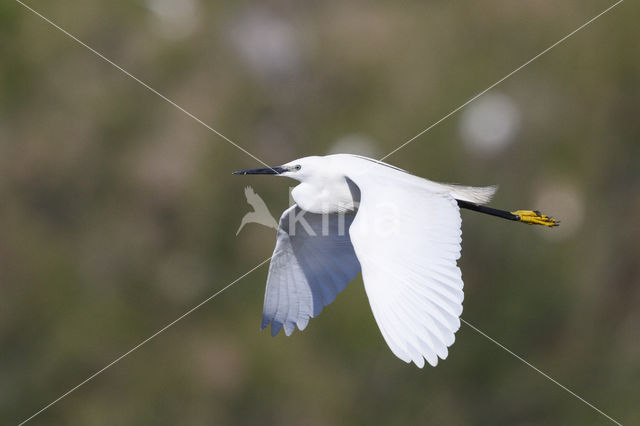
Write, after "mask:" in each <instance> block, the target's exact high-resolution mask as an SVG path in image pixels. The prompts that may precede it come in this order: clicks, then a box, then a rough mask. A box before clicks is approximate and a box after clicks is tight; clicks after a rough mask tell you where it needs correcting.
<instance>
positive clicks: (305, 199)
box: [291, 180, 357, 214]
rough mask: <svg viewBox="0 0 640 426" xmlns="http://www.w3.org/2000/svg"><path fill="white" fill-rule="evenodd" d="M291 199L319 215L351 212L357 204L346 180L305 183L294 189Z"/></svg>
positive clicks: (302, 207) (304, 208)
mask: <svg viewBox="0 0 640 426" xmlns="http://www.w3.org/2000/svg"><path fill="white" fill-rule="evenodd" d="M291 197H292V198H293V200H294V201H295V202H296V204H298V206H299V207H300V208H301V209H303V210H306V211H308V212H311V213H318V214H323V213H324V214H329V213H346V212H351V211H354V210H355V209H356V202H357V200H356V199H355V197H354V195H353V194H352V189H351V188H350V187H349V185H348V184H347V181H346V180H342V181H337V182H323V183H321V184H311V183H307V182H303V183H301V184H300V185H298V186H296V187H295V188H293V191H291Z"/></svg>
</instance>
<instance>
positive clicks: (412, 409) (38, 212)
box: [0, 0, 640, 425]
mask: <svg viewBox="0 0 640 426" xmlns="http://www.w3.org/2000/svg"><path fill="white" fill-rule="evenodd" d="M28 4H29V5H31V6H33V7H34V8H36V9H37V10H38V11H40V12H41V13H42V14H43V15H45V16H47V17H48V18H50V19H51V20H53V21H54V22H56V23H57V24H59V25H60V26H62V27H63V28H65V29H67V30H68V31H70V32H71V33H72V34H74V35H76V36H78V37H79V38H80V39H81V40H83V41H85V42H86V43H88V44H89V45H90V46H92V47H93V48H95V49H96V50H98V51H99V52H101V53H103V54H104V55H106V56H107V57H109V58H111V59H112V60H113V61H114V62H116V63H117V64H119V65H120V66H122V67H123V68H125V69H126V70H128V71H129V72H131V73H132V74H134V75H135V76H137V77H139V78H140V79H142V80H144V81H145V82H146V83H148V84H149V85H150V86H152V87H153V88H155V89H157V90H158V91H159V92H161V93H163V94H164V95H166V96H167V97H169V98H171V99H172V100H174V101H175V102H176V103H178V104H179V105H181V106H183V107H184V108H185V109H187V110H188V111H190V112H192V113H193V114H194V115H196V116H197V117H199V118H200V119H202V120H203V121H204V122H206V123H207V124H209V125H211V126H212V127H214V128H215V129H217V130H219V131H220V132H222V133H223V134H225V135H226V136H227V137H229V138H230V139H232V140H233V141H235V142H237V143H238V144H239V145H241V146H242V147H243V148H245V149H247V150H248V151H250V152H251V153H253V154H254V155H256V156H257V157H259V158H261V159H263V160H264V161H265V162H267V163H269V164H282V163H284V162H287V161H290V160H292V159H294V158H297V157H302V156H306V155H324V154H326V153H330V152H348V151H351V152H357V153H363V154H365V155H369V156H377V157H378V158H379V157H381V156H383V155H385V154H386V153H388V152H390V151H392V150H393V149H394V148H396V147H397V146H398V145H400V144H401V143H403V142H405V141H406V140H408V139H409V138H411V137H413V136H414V135H415V134H417V133H418V132H419V131H421V130H422V129H424V128H426V127H427V126H429V125H430V124H432V123H433V122H435V121H436V120H438V119H440V118H441V117H442V116H444V115H445V114H447V113H448V112H449V111H451V110H453V109H454V108H456V107H457V106H459V105H460V104H462V103H463V102H465V101H466V100H468V99H469V98H471V97H472V96H474V95H475V94H476V93H478V92H480V91H481V90H483V89H485V88H486V87H488V86H489V85H490V84H492V83H494V82H495V81H497V80H498V79H500V78H501V77H503V76H504V75H506V74H507V73H509V72H511V71H512V70H514V69H515V68H516V67H518V66H519V65H521V64H522V63H524V62H525V61H527V60H529V59H530V58H532V57H533V56H534V55H536V54H537V53H539V52H540V51H542V50H543V49H544V48H546V47H548V46H549V45H551V44H552V43H554V42H556V41H557V40H558V39H560V38H561V37H563V36H564V35H566V34H568V33H569V32H570V31H572V30H573V29H575V28H576V27H578V26H579V25H581V24H583V23H584V22H585V21H587V20H588V19H590V18H591V17H593V16H595V15H596V14H597V13H599V12H600V11H602V10H603V9H605V8H606V7H607V6H609V5H610V4H611V3H610V2H608V1H602V0H598V1H593V0H589V1H583V2H576V1H571V2H570V1H565V0H562V1H542V0H529V1H518V2H514V1H508V0H492V1H488V2H487V1H484V2H478V1H471V0H463V1H461V2H460V1H458V2H446V1H428V2H422V1H414V2H401V3H397V2H395V3H394V2H362V1H324V2H293V1H281V2H277V1H241V2H209V1H204V0H180V1H178V0H137V1H136V0H134V1H111V2H105V1H102V2H99V1H96V0H85V1H82V2H80V1H72V2H69V1H48V2H44V1H42V0H32V1H29V2H28ZM639 9H640V7H639V6H638V4H637V2H630V1H629V2H624V3H622V4H621V5H620V6H618V7H617V8H615V9H614V10H612V11H611V12H610V13H608V14H606V15H604V16H603V17H602V18H600V19H599V20H597V21H596V22H594V23H593V24H591V25H590V26H588V27H587V28H585V29H584V30H582V31H580V32H579V33H577V34H576V35H574V36H573V37H571V38H570V39H568V40H567V41H566V42H564V43H563V44H561V45H559V46H557V47H556V48H555V49H553V50H552V51H550V52H549V53H547V54H546V55H544V56H543V57H541V58H539V59H538V60H537V61H535V62H533V63H531V64H530V65H528V66H527V67H525V68H524V69H522V70H521V71H519V72H518V73H517V74H515V75H513V76H512V77H510V78H509V79H508V80H506V81H504V82H503V83H502V84H500V85H499V86H498V87H496V88H495V89H493V90H492V91H490V92H489V93H487V94H486V95H484V96H483V97H481V98H479V99H478V100H476V101H475V102H473V103H472V104H470V105H469V106H468V107H466V108H465V109H463V110H461V111H460V112H459V113H457V114H455V115H453V116H451V117H450V118H449V119H447V120H445V121H444V122H442V123H440V124H439V125H438V126H436V127H434V128H433V129H432V130H430V131H429V132H427V133H426V134H424V135H422V136H421V137H420V138H418V139H417V140H415V141H414V142H413V143H411V144H409V145H408V146H407V147H405V148H404V149H402V150H400V151H398V152H397V153H395V154H394V155H393V156H391V157H390V158H388V159H387V160H386V161H388V162H390V163H392V164H395V165H397V166H399V167H402V168H404V169H406V170H408V171H410V172H411V173H414V174H417V175H420V176H424V177H428V178H430V179H433V180H437V181H446V182H458V183H463V184H473V185H489V184H500V190H499V192H498V194H497V196H496V198H495V199H494V201H493V203H492V205H494V206H496V207H498V208H506V209H511V210H515V209H518V208H538V209H541V210H543V211H545V212H547V213H549V214H552V215H554V216H556V217H558V218H560V219H561V220H562V226H561V227H560V228H558V229H537V228H534V227H527V226H523V225H520V224H515V223H511V222H506V221H502V220H500V219H496V218H492V217H488V216H483V215H477V214H475V213H472V212H463V213H462V214H463V235H464V242H463V257H462V259H461V262H460V263H461V267H462V269H463V277H464V279H465V292H466V298H465V304H464V306H465V310H464V313H463V318H465V319H466V320H467V321H469V322H471V323H472V324H474V325H475V326H477V327H479V328H480V329H482V330H484V331H485V332H486V333H488V334H489V335H491V336H492V337H494V338H495V339H497V340H498V341H500V342H502V343H503V344H504V345H506V346H507V347H509V348H510V349H512V350H513V351H514V352H516V353H518V354H520V355H521V356H523V357H524V358H525V359H527V360H529V361H530V362H532V363H533V364H535V365H536V366H537V367H539V368H540V369H542V370H544V371H546V372H547V373H549V374H550V375H551V376H553V377H554V378H556V379H557V380H558V381H560V382H561V383H563V384H565V385H567V386H568V387H569V388H571V389H572V390H573V391H575V392H576V393H577V394H579V395H581V396H583V397H584V398H585V399H587V400H588V401H590V402H592V403H594V404H595V405H596V406H597V407H599V408H601V409H602V410H604V411H605V412H607V413H608V414H610V415H611V416H612V417H614V418H616V419H618V420H619V421H621V422H622V423H625V424H638V423H640V410H638V407H639V406H640V400H639V395H640V393H639V392H638V391H639V388H638V382H639V381H640V338H638V336H639V335H640V266H639V262H640V256H639V254H640V142H639V139H638V138H639V135H640V120H639V119H638V111H639V110H640V81H639V80H640V79H639V76H640V51H639V50H638V25H637V17H638V16H640V10H639ZM0 37H2V41H3V42H2V44H1V45H0V200H1V202H0V347H1V350H0V423H2V424H16V423H18V422H19V421H21V420H23V419H24V418H26V417H28V416H29V415H31V414H33V413H34V412H35V411H36V410H38V409H39V408H41V407H42V406H44V405H45V404H47V403H49V402H51V401H52V400H53V399H55V398H57V397H58V396H59V395H61V394H62V393H63V392H65V391H67V390H68V389H70V388H71V387H73V386H75V385H76V384H78V383H79V382H81V381H82V380H84V379H85V378H86V377H87V376H89V375H90V374H92V373H94V372H95V371H97V370H99V369H100V368H102V367H103V366H104V365H106V364H107V363H109V362H110V361H112V360H113V359H115V358H116V357H118V356H119V355H121V354H122V353H123V352H125V351H127V350H128V349H130V348H131V347H133V346H134V345H136V344H138V343H139V342H140V341H142V340H143V339H145V338H146V337H148V336H150V335H151V334H152V333H154V332H155V331H156V330H158V329H160V328H161V327H163V326H164V325H165V324H167V323H168V322H170V321H172V320H174V319H175V318H177V317H178V316H180V315H181V314H182V313H184V312H185V311H186V310H188V309H189V308H191V307H192V306H194V305H196V304H197V303H199V302H200V301H202V300H203V299H205V298H207V297H209V296H210V295H212V294H213V293H215V292H216V291H217V290H219V289H220V288H222V287H223V286H225V285H227V284H228V283H229V282H231V281H232V280H234V279H236V278H237V277H239V276H241V275H242V274H244V273H245V272H246V271H247V270H249V269H250V268H252V267H253V266H254V265H256V264H257V263H259V262H260V261H262V260H263V259H265V258H267V257H268V256H270V255H271V252H272V250H273V245H274V232H273V230H272V229H268V228H266V227H262V226H260V225H255V224H249V225H247V226H246V227H245V228H244V229H243V230H242V231H241V232H240V234H239V235H238V236H237V237H236V236H235V232H236V230H237V229H238V226H239V224H240V220H241V218H242V216H243V215H244V214H245V213H246V212H248V211H249V210H250V207H249V206H248V205H247V204H246V201H245V197H244V193H243V189H244V187H245V186H246V185H252V186H253V188H254V189H255V191H256V192H257V193H258V194H259V195H261V196H262V197H263V198H264V199H265V201H266V202H267V204H268V206H269V208H270V209H271V211H272V213H273V214H274V215H275V216H276V217H277V216H278V215H279V214H280V212H281V211H282V210H284V209H285V208H286V207H287V205H288V202H289V200H288V192H287V190H288V187H289V185H290V184H292V183H293V181H291V182H287V181H285V180H283V179H275V178H268V177H259V176H258V177H248V176H247V177H245V176H232V175H231V172H232V171H233V170H237V169H244V168H252V167H261V164H259V163H258V162H257V161H256V160H254V159H252V158H251V157H249V156H247V155H246V154H244V153H242V152H241V151H240V150H238V149H236V148H235V147H233V146H232V145H231V144H229V143H227V142H225V141H224V140H223V139H221V138H220V137H218V136H216V135H215V134H214V133H212V132H210V131H209V130H207V129H206V128H205V127H204V126H202V125H201V124H199V123H197V122H196V121H194V120H193V119H191V118H190V117H188V116H187V115H185V114H184V113H183V112H181V111H179V110H178V109H176V108H174V107H173V106H171V105H170V104H168V103H167V102H165V101H164V100H162V99H161V98H159V97H158V96H156V95H155V94H153V93H151V92H150V91H148V90H147V89H145V88H143V87H142V86H141V85H139V84H138V83H136V82H135V81H133V80H132V79H130V78H129V77H127V76H126V75H125V74H123V73H122V72H120V71H118V70H117V69H115V68H114V67H112V66H111V65H109V64H107V63H106V62H104V61H103V60H102V59H100V58H98V57H97V56H96V55H94V54H93V53H91V52H90V51H88V50H87V49H85V48H84V47H81V46H80V45H78V44H77V43H76V42H74V41H73V40H71V39H70V38H69V37H67V36H65V35H64V34H62V33H61V32H60V31H58V30H56V29H55V28H53V27H52V26H51V25H49V24H47V23H46V22H44V21H43V20H42V19H40V18H39V17H37V16H35V15H34V14H33V13H31V12H29V11H28V10H27V9H25V8H24V7H22V6H20V5H19V4H18V3H16V2H12V1H7V2H2V4H1V5H0ZM266 274H267V268H266V267H262V268H261V269H259V270H257V271H255V272H253V273H252V274H250V275H249V276H247V277H246V278H244V279H242V280H241V281H239V282H238V283H237V284H236V285H235V286H233V287H232V288H230V289H229V290H227V291H226V292H224V293H222V294H221V295H220V296H219V297H217V298H215V299H214V300H213V301H211V302H210V303H208V304H206V305H205V306H203V307H202V308H200V309H199V310H197V311H196V312H194V313H192V314H191V315H190V316H188V317H186V318H184V319H183V320H182V321H180V322H179V323H177V324H176V325H175V326H173V327H172V328H171V329H169V330H168V331H166V332H164V333H163V334H161V335H159V336H158V337H157V338H155V339H154V340H152V341H151V342H149V343H148V344H146V345H145V346H143V347H142V348H140V349H139V350H137V351H135V352H133V353H132V354H131V355H129V356H128V357H127V358H125V359H124V360H122V361H121V362H120V363H118V364H116V365H115V366H113V367H112V368H110V369H109V370H107V371H106V372H104V373H103V374H102V375H100V376H98V377H97V378H96V379H94V380H93V381H91V382H89V383H87V384H86V385H85V386H83V387H81V388H80V389H78V390H77V391H76V392H74V393H72V394H71V395H69V396H68V397H66V398H64V399H63V400H61V401H60V402H59V403H57V404H56V405H54V406H53V407H51V408H50V409H48V410H47V411H45V412H44V413H42V414H41V415H40V416H39V417H37V418H36V419H35V420H34V421H33V424H42V425H48V424H51V425H54V424H55V425H57V424H75V425H86V424H91V425H113V424H131V425H134V424H135V425H174V424H186V425H204V424H237V425H242V424H246V425H252V424H274V425H298V424H305V425H326V424H343V425H354V424H356V425H357V424H361V425H371V424H418V423H424V424H441V425H443V424H446V425H468V424H518V425H533V424H605V423H606V422H607V420H606V419H605V418H604V417H602V416H600V415H599V414H598V413H596V412H595V411H594V410H592V409H591V408H589V407H587V406H586V405H584V404H583V403H581V402H580V401H578V400H577V399H576V398H574V397H572V396H570V395H569V394H567V393H566V392H564V391H563V390H561V389H560V388H558V387H557V386H555V385H554V384H552V383H551V382H549V381H548V380H546V379H545V378H543V377H542V376H541V375H539V374H537V373H536V372H534V371H533V370H531V369H530V368H528V367H526V366H525V365H523V364H522V363H521V362H519V361H518V360H516V359H514V358H513V357H512V356H511V355H509V354H508V353H506V352H505V351H503V350H502V349H500V348H498V347H497V346H496V345H494V344H493V343H491V342H490V341H489V340H487V339H485V338H484V337H482V336H480V335H479V334H477V333H476V332H475V331H473V330H472V329H470V328H469V327H467V326H465V325H463V326H462V328H461V329H460V331H459V332H458V333H457V335H456V343H455V344H454V346H453V347H452V348H451V350H450V355H449V358H448V359H447V360H446V361H444V362H441V363H440V365H438V367H437V368H430V367H426V368H425V369H424V370H419V369H417V368H416V367H414V366H412V365H409V366H408V365H406V364H404V363H403V362H402V361H400V360H398V359H397V358H395V357H394V356H393V354H392V353H391V351H390V350H389V349H388V348H387V346H386V344H385V343H384V341H383V339H382V337H381V335H380V333H379V331H378V329H377V326H376V324H375V322H374V320H373V317H372V315H371V312H370V309H369V306H368V303H367V298H366V295H365V293H364V289H363V285H362V281H361V279H360V278H357V279H356V280H355V281H354V282H352V283H351V284H350V285H349V286H348V287H347V289H346V290H345V291H344V292H343V293H342V294H340V295H339V296H338V298H337V300H336V301H335V302H334V303H333V304H332V305H330V306H329V307H327V308H326V309H325V310H324V311H323V313H322V314H321V315H320V317H319V318H317V319H314V320H312V321H311V322H310V324H309V327H308V328H307V329H306V330H305V331H304V332H296V333H294V335H293V336H291V337H289V338H286V337H284V336H282V335H281V336H278V337H277V338H275V339H272V338H271V337H270V336H269V334H268V332H260V331H259V324H260V317H261V309H262V298H263V294H264V284H265V279H266Z"/></svg>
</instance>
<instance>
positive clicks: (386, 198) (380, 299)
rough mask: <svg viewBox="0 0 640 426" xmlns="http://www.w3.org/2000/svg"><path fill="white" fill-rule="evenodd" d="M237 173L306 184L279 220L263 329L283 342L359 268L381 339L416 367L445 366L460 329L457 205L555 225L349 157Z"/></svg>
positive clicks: (474, 191)
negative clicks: (443, 361) (442, 363)
mask: <svg viewBox="0 0 640 426" xmlns="http://www.w3.org/2000/svg"><path fill="white" fill-rule="evenodd" d="M236 174H274V175H280V176H285V177H290V178H293V179H296V180H298V181H300V184H299V185H298V186H296V187H295V188H294V189H293V191H292V198H293V199H294V201H295V202H296V204H295V205H293V206H292V207H290V208H289V209H287V210H286V211H285V212H284V214H283V215H282V217H281V218H280V223H279V226H278V232H277V240H276V247H275V251H274V254H273V257H272V259H271V265H270V267H269V274H268V278H267V289H266V293H265V303H264V311H263V319H262V328H265V327H267V326H268V325H269V324H271V332H272V335H274V336H275V335H276V334H277V333H278V332H279V331H280V329H282V328H284V330H285V333H286V334H287V335H289V334H291V333H292V332H293V330H294V329H295V327H296V326H297V327H298V328H299V329H300V330H302V329H304V328H305V327H306V326H307V323H308V321H309V319H310V318H313V317H315V316H317V315H318V314H319V313H320V311H321V310H322V308H323V307H324V306H326V305H327V304H329V303H331V302H332V301H333V300H334V299H335V297H336V295H337V294H338V293H339V292H340V291H342V290H343V289H344V288H345V286H346V285H347V284H348V283H349V281H351V280H353V279H354V278H355V277H356V276H357V274H358V272H360V271H362V277H363V281H364V285H365V290H366V292H367V296H368V298H369V302H370V304H371V309H372V311H373V314H374V317H375V319H376V322H377V323H378V326H379V327H380V331H381V332H382V335H383V337H384V339H385V341H386V342H387V344H388V345H389V347H390V348H391V350H392V351H393V353H394V354H395V355H396V356H398V357H399V358H401V359H403V360H404V361H406V362H411V361H413V362H414V363H415V364H416V365H418V366H419V367H422V366H423V365H424V361H425V359H426V360H427V362H428V363H429V364H431V365H434V366H435V365H436V364H437V362H438V358H441V359H445V358H446V357H447V354H448V347H449V346H451V344H453V341H454V333H455V332H456V331H457V330H458V328H459V327H460V319H459V317H460V314H461V312H462V300H463V298H464V295H463V292H462V288H463V282H462V275H461V272H460V269H459V267H458V266H457V260H458V258H459V257H460V252H461V242H462V238H461V234H462V232H461V218H460V207H459V206H462V207H465V204H466V205H468V206H470V207H466V208H471V209H472V210H477V211H482V212H485V213H489V214H493V215H500V216H502V217H506V218H508V219H512V220H520V221H524V222H527V223H540V224H544V225H547V226H553V225H555V224H556V222H555V221H553V219H551V218H548V217H547V216H544V215H540V214H538V213H534V212H529V211H527V212H519V213H520V214H519V215H517V214H515V213H518V212H514V213H509V212H505V211H501V210H495V209H491V208H488V207H483V206H481V204H483V203H486V202H488V201H489V200H490V199H491V196H492V195H493V193H494V192H495V190H496V187H484V188H476V187H463V186H458V185H450V184H441V183H437V182H432V181H430V180H427V179H423V178H420V177H417V176H414V175H411V174H409V173H407V172H406V171H404V170H401V169H398V168H396V167H394V166H391V165H388V164H385V163H382V162H379V161H376V160H372V159H369V158H366V157H360V156H355V155H349V154H335V155H328V156H325V157H306V158H301V159H299V160H295V161H293V162H291V163H288V164H285V165H283V166H279V167H274V168H268V169H254V170H247V171H240V172H236ZM496 212H499V213H496ZM529 214H530V215H529ZM507 215H510V216H512V217H509V216H507Z"/></svg>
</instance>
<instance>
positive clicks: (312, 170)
mask: <svg viewBox="0 0 640 426" xmlns="http://www.w3.org/2000/svg"><path fill="white" fill-rule="evenodd" d="M322 159H323V157H317V156H313V157H303V158H299V159H297V160H293V161H290V162H288V163H286V164H283V165H282V166H273V167H265V168H261V169H249V170H238V171H237V172H233V174H234V175H276V176H284V177H289V178H291V179H295V180H297V181H300V182H304V181H305V179H307V178H309V177H310V176H313V175H314V174H317V173H319V172H321V171H322V169H323V168H322V165H321V163H322Z"/></svg>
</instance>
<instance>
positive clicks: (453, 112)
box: [378, 0, 624, 161]
mask: <svg viewBox="0 0 640 426" xmlns="http://www.w3.org/2000/svg"><path fill="white" fill-rule="evenodd" d="M623 1H624V0H618V1H617V2H615V3H614V4H612V5H611V6H609V7H608V8H606V9H605V10H603V11H602V12H600V13H599V14H597V15H596V16H594V17H593V18H591V19H589V20H588V21H587V22H585V23H584V24H582V25H580V26H579V27H578V28H576V29H575V30H573V31H571V32H570V33H569V34H567V35H566V36H564V37H562V38H561V39H560V40H558V41H556V42H555V43H553V44H552V45H551V46H549V47H547V48H546V49H544V50H543V51H542V52H540V53H538V54H537V55H536V56H534V57H533V58H531V59H529V60H528V61H527V62H525V63H524V64H522V65H520V66H519V67H518V68H516V69H514V70H513V71H511V72H510V73H509V74H507V75H505V76H504V77H502V78H501V79H500V80H498V81H496V82H495V83H493V84H492V85H491V86H489V87H487V88H486V89H484V90H483V91H482V92H480V93H478V94H477V95H475V96H474V97H472V98H471V99H469V100H468V101H466V102H465V103H463V104H462V105H460V106H459V107H457V108H456V109H454V110H452V111H451V112H449V113H448V114H447V115H445V116H444V117H442V118H441V119H440V120H438V121H436V122H435V123H433V124H432V125H430V126H429V127H427V128H426V129H424V130H422V131H421V132H420V133H418V134H417V135H415V136H414V137H412V138H411V139H409V140H408V141H406V142H405V143H403V144H402V145H400V146H399V147H397V148H396V149H394V150H393V151H391V152H390V153H388V154H387V155H385V156H384V157H382V158H381V159H380V160H378V161H383V160H384V159H386V158H388V157H390V156H392V155H393V154H395V153H396V152H398V151H399V150H401V149H402V148H404V147H405V146H407V145H409V144H410V143H411V142H413V141H414V140H416V139H418V138H419V137H420V136H422V135H424V134H425V133H427V132H428V131H429V130H431V129H433V128H434V127H436V126H437V125H438V124H440V123H442V122H443V121H445V120H446V119H447V118H449V117H451V116H452V115H454V114H455V113H457V112H458V111H460V110H461V109H462V108H464V107H466V106H467V105H469V104H470V103H471V102H473V101H475V100H476V99H478V98H479V97H480V96H482V95H484V94H485V93H487V92H488V91H489V90H491V89H493V88H494V87H496V86H497V85H499V84H500V83H502V82H503V81H505V80H506V79H508V78H509V77H511V76H512V75H514V74H515V73H517V72H518V71H520V70H521V69H523V68H524V67H526V66H527V65H529V64H531V63H532V62H533V61H535V60H536V59H538V58H540V57H541V56H543V55H544V54H546V53H547V52H549V51H550V50H551V49H553V48H554V47H556V46H558V45H559V44H561V43H562V42H564V41H565V40H567V39H568V38H570V37H571V36H573V35H574V34H576V33H577V32H578V31H580V30H582V29H583V28H585V27H586V26H587V25H589V24H591V23H592V22H594V21H595V20H596V19H598V18H600V17H601V16H602V15H604V14H605V13H607V12H609V11H610V10H611V9H613V8H614V7H616V6H618V5H619V4H620V3H622V2H623Z"/></svg>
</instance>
